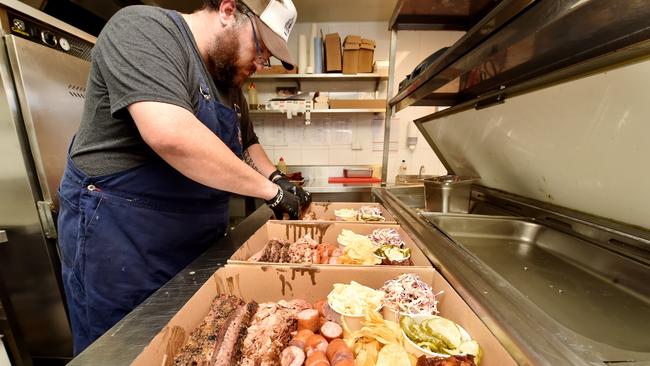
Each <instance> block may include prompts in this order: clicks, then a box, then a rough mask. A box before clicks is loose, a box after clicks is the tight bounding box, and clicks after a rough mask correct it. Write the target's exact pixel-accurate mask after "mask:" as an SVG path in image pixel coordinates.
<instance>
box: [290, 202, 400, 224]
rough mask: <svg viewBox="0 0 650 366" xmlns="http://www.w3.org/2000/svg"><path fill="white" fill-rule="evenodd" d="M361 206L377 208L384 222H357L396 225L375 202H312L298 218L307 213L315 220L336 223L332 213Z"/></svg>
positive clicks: (302, 217) (386, 211)
mask: <svg viewBox="0 0 650 366" xmlns="http://www.w3.org/2000/svg"><path fill="white" fill-rule="evenodd" d="M363 206H371V207H377V208H379V209H380V210H381V214H382V216H383V217H384V219H386V220H384V221H358V222H361V223H366V224H396V223H397V221H396V220H395V218H394V217H393V215H391V214H390V212H388V210H386V208H384V206H382V205H381V204H380V203H376V202H312V203H311V204H309V206H308V207H307V208H306V209H304V210H303V214H302V216H301V217H300V219H301V220H304V219H305V218H304V217H305V215H306V214H307V213H309V212H313V214H314V215H315V216H316V220H325V221H336V215H334V211H336V210H340V209H344V208H351V209H354V210H359V209H360V208H361V207H363Z"/></svg>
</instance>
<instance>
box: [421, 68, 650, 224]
mask: <svg viewBox="0 0 650 366" xmlns="http://www.w3.org/2000/svg"><path fill="white" fill-rule="evenodd" d="M649 77H650V60H648V59H647V58H646V59H645V60H640V61H637V62H636V63H628V64H623V65H617V66H615V67H610V68H609V69H607V70H602V71H601V72H600V73H596V74H592V75H589V76H586V77H582V78H580V79H575V80H569V81H566V82H563V83H560V84H556V85H553V86H550V87H546V88H542V89H539V90H536V91H533V92H529V93H526V94H522V95H516V96H513V97H511V98H508V99H506V101H505V103H503V104H499V105H494V106H491V107H489V108H485V109H479V110H476V109H474V108H465V109H462V110H456V111H454V110H449V112H448V111H443V112H441V113H439V114H437V115H433V116H431V117H430V118H423V119H421V120H419V121H417V122H416V123H417V124H418V125H419V127H420V129H421V131H422V132H423V133H424V134H425V136H426V137H427V139H428V141H429V142H430V144H432V146H434V149H436V151H437V152H438V155H439V156H440V157H441V159H442V160H444V161H445V162H446V166H447V167H448V169H450V170H451V171H453V172H454V173H455V174H458V175H472V176H480V177H481V184H482V185H484V186H487V187H491V188H496V189H499V190H502V191H506V192H509V193H513V194H516V195H519V196H524V197H528V198H532V199H535V200H538V201H542V202H547V203H550V204H554V205H558V206H562V207H566V208H569V209H572V210H575V211H580V212H584V213H587V214H591V215H594V216H599V217H602V218H608V219H610V220H613V221H618V222H622V223H627V224H631V225H635V226H640V227H643V228H645V229H646V230H647V229H650V189H649V187H650V171H649V170H648V169H647V168H645V166H646V165H647V163H646V160H647V158H646V157H647V156H650V144H648V136H650V124H648V123H647V122H648V116H649V115H650V99H649V97H648V95H649V93H648V91H649V85H648V82H647V81H648V78H649Z"/></svg>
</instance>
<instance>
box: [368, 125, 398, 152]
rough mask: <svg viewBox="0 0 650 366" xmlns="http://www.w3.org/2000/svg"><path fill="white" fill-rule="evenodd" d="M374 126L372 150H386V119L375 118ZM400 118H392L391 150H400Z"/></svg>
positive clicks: (372, 126)
mask: <svg viewBox="0 0 650 366" xmlns="http://www.w3.org/2000/svg"><path fill="white" fill-rule="evenodd" d="M371 128H372V151H383V150H384V119H383V118H373V119H372V122H371ZM399 130H400V129H399V118H392V119H391V125H390V144H389V147H388V150H389V151H398V143H399Z"/></svg>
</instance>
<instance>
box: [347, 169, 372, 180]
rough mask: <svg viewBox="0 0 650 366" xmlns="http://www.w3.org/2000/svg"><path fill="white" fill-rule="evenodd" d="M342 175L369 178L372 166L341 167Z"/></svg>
mask: <svg viewBox="0 0 650 366" xmlns="http://www.w3.org/2000/svg"><path fill="white" fill-rule="evenodd" d="M343 176H344V177H346V178H370V177H372V168H363V169H362V168H356V169H343Z"/></svg>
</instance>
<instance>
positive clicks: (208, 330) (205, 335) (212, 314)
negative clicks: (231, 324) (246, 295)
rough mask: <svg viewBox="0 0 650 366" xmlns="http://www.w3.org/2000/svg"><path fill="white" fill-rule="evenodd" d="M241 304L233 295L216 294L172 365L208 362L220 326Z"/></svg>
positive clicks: (213, 349) (242, 303)
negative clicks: (204, 315)
mask: <svg viewBox="0 0 650 366" xmlns="http://www.w3.org/2000/svg"><path fill="white" fill-rule="evenodd" d="M243 305H244V302H243V301H242V300H240V299H239V298H237V297H235V296H227V295H220V296H217V297H216V298H215V299H214V300H213V302H212V304H211V306H210V311H209V312H208V315H206V317H205V318H204V319H203V322H202V323H201V324H200V325H199V327H198V328H197V329H195V330H194V331H193V332H192V334H190V338H189V340H188V342H187V343H186V344H185V345H184V346H183V347H182V348H181V350H180V351H179V352H178V354H177V355H176V357H174V365H179V366H180V365H204V364H208V363H209V362H210V360H211V359H212V355H213V353H214V351H215V347H216V344H217V336H218V334H219V332H220V330H221V328H222V327H223V326H224V325H225V324H227V323H226V322H227V319H228V318H229V317H230V315H231V314H232V313H233V312H234V311H235V310H236V309H237V308H238V307H240V306H243Z"/></svg>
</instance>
